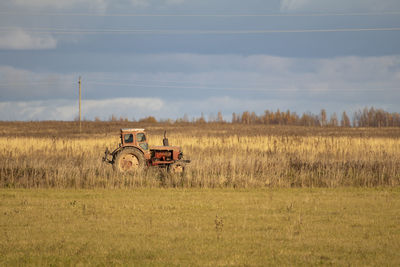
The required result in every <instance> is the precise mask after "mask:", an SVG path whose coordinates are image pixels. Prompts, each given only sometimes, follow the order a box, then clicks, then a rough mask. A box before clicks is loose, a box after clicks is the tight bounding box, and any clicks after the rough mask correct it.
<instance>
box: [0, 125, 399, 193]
mask: <svg viewBox="0 0 400 267" xmlns="http://www.w3.org/2000/svg"><path fill="white" fill-rule="evenodd" d="M50 125H51V124H50ZM44 126H46V125H44ZM105 126H108V127H109V128H108V130H104V129H102V127H101V124H100V125H94V126H93V128H95V127H97V129H98V130H97V131H94V132H93V130H92V132H93V133H90V132H89V133H83V134H81V135H79V134H76V135H69V136H68V135H63V129H62V128H56V129H55V130H54V129H53V130H54V131H50V130H52V128H48V130H49V131H48V132H43V133H41V134H40V133H39V134H37V133H36V134H35V135H33V134H32V135H29V131H30V130H29V128H28V129H27V132H24V135H18V134H15V135H13V134H8V135H7V134H3V136H1V135H0V147H1V148H2V149H1V151H0V162H1V163H0V187H11V188H14V187H23V188H49V187H56V188H133V187H184V188H187V187H201V188H215V187H232V188H249V187H257V188H260V187H341V186H361V187H374V186H398V185H400V170H399V166H400V152H399V151H400V138H399V136H400V130H399V129H391V130H389V131H388V130H380V129H354V130H353V132H346V131H345V130H343V132H342V130H341V129H340V128H333V129H326V130H322V131H321V130H320V129H318V128H317V129H316V128H314V129H313V128H312V129H311V130H309V129H304V128H297V127H287V128H285V127H281V128H280V127H278V128H274V127H272V128H271V127H270V128H269V127H265V126H263V127H253V128H250V129H248V128H247V127H246V126H242V125H236V126H235V125H233V126H230V125H222V126H221V125H215V126H209V125H204V126H196V127H193V126H188V127H173V126H170V125H167V126H166V128H168V130H169V131H168V132H169V139H170V144H173V145H177V146H181V147H182V149H183V152H184V154H185V155H186V157H188V158H190V159H191V160H192V163H191V164H189V168H188V170H187V172H186V173H185V174H184V175H175V176H171V175H169V174H166V173H165V172H160V171H158V170H157V169H149V170H146V171H145V172H143V173H139V174H136V175H131V174H128V175H121V174H118V173H114V172H113V171H112V168H111V166H110V165H109V164H106V163H102V162H101V158H102V156H103V153H104V150H105V148H106V147H108V148H110V149H114V148H116V147H117V145H118V142H119V137H118V133H119V125H116V126H115V127H114V128H111V127H110V126H109V125H105ZM87 127H88V130H90V128H89V126H87ZM121 127H122V126H121ZM104 128H105V127H104ZM147 129H148V133H149V139H150V145H160V144H161V140H162V129H163V127H162V126H158V125H157V126H149V127H147ZM313 130H315V133H314V131H313ZM3 131H4V132H3V133H7V129H5V130H4V129H3ZM347 131H349V130H347ZM9 132H10V133H11V132H13V130H12V128H11V127H10V128H9ZM27 133H28V134H27Z"/></svg>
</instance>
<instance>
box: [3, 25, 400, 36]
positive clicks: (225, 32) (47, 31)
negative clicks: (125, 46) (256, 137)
mask: <svg viewBox="0 0 400 267" xmlns="http://www.w3.org/2000/svg"><path fill="white" fill-rule="evenodd" d="M15 30H24V31H26V32H30V33H36V34H59V35H61V34H92V35H95V34H124V35H131V34H144V35H155V34H160V35H161V34H165V35H189V34H199V35H204V34H210V35H244V34H271V33H324V32H325V33H327V32H376V31H400V27H387V28H335V29H289V30H143V29H62V28H16V27H1V28H0V32H13V31H15Z"/></svg>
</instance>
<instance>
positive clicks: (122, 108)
mask: <svg viewBox="0 0 400 267" xmlns="http://www.w3.org/2000/svg"><path fill="white" fill-rule="evenodd" d="M160 111H165V105H164V102H163V101H162V100H161V99H158V98H114V99H103V100H84V101H82V112H83V117H84V118H88V119H94V118H95V117H99V118H101V119H103V120H107V119H109V117H110V116H111V115H115V116H117V117H120V116H122V117H124V118H129V119H133V118H135V119H138V118H143V117H145V116H148V114H158V115H161V114H160ZM0 113H1V114H2V118H1V120H69V121H71V120H73V119H75V118H76V117H77V116H78V114H79V112H78V101H74V100H63V99H54V100H43V101H8V102H0Z"/></svg>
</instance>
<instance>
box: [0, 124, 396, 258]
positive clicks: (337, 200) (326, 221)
mask: <svg viewBox="0 0 400 267" xmlns="http://www.w3.org/2000/svg"><path fill="white" fill-rule="evenodd" d="M123 127H145V128H146V129H147V132H148V134H149V139H150V140H149V142H150V144H151V145H159V144H161V140H162V134H163V130H164V129H166V130H167V132H168V137H169V141H170V144H172V145H179V146H181V147H182V149H183V151H184V153H185V155H186V156H187V157H189V158H190V159H191V160H192V163H190V167H189V168H188V170H187V172H186V173H184V174H183V175H181V174H176V175H171V174H168V173H166V172H164V171H160V170H158V169H149V170H145V171H143V172H140V173H136V174H134V175H133V174H119V173H116V172H114V171H112V168H111V166H110V165H108V164H105V163H102V162H101V157H102V156H103V153H104V149H105V147H109V148H115V147H116V146H117V144H118V142H119V140H118V138H119V137H118V132H119V129H120V128H123ZM0 147H1V150H0V188H1V189H0V226H1V227H0V231H1V234H0V236H1V237H0V265H107V266H108V265H140V266H142V265H151V266H154V265H156V266H159V265H162V266H170V265H199V266H210V265H212V266H215V265H217V266H227V265H230V266H232V265H233V266H238V265H249V266H265V265H289V266H293V265H318V264H321V265H391V266H396V265H399V263H400V257H399V255H398V251H399V249H400V241H399V240H400V227H399V221H400V215H399V214H400V190H399V185H400V170H399V166H400V155H399V154H400V153H399V151H400V130H399V129H398V128H384V129H378V128H337V127H333V128H328V127H326V128H325V127H318V128H314V127H311V128H310V127H308V128H307V127H283V126H275V127H273V126H259V125H250V126H246V125H235V124H203V125H196V124H173V125H171V124H149V125H139V124H135V123H128V122H107V123H106V122H84V123H83V125H82V132H81V133H79V128H78V124H77V123H74V122H25V123H22V122H1V123H0Z"/></svg>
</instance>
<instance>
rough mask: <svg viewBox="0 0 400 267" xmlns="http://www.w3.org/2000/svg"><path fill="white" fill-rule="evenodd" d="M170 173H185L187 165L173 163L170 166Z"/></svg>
mask: <svg viewBox="0 0 400 267" xmlns="http://www.w3.org/2000/svg"><path fill="white" fill-rule="evenodd" d="M168 171H169V172H170V173H183V172H185V164H184V163H180V162H176V163H172V164H171V165H169V166H168Z"/></svg>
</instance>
